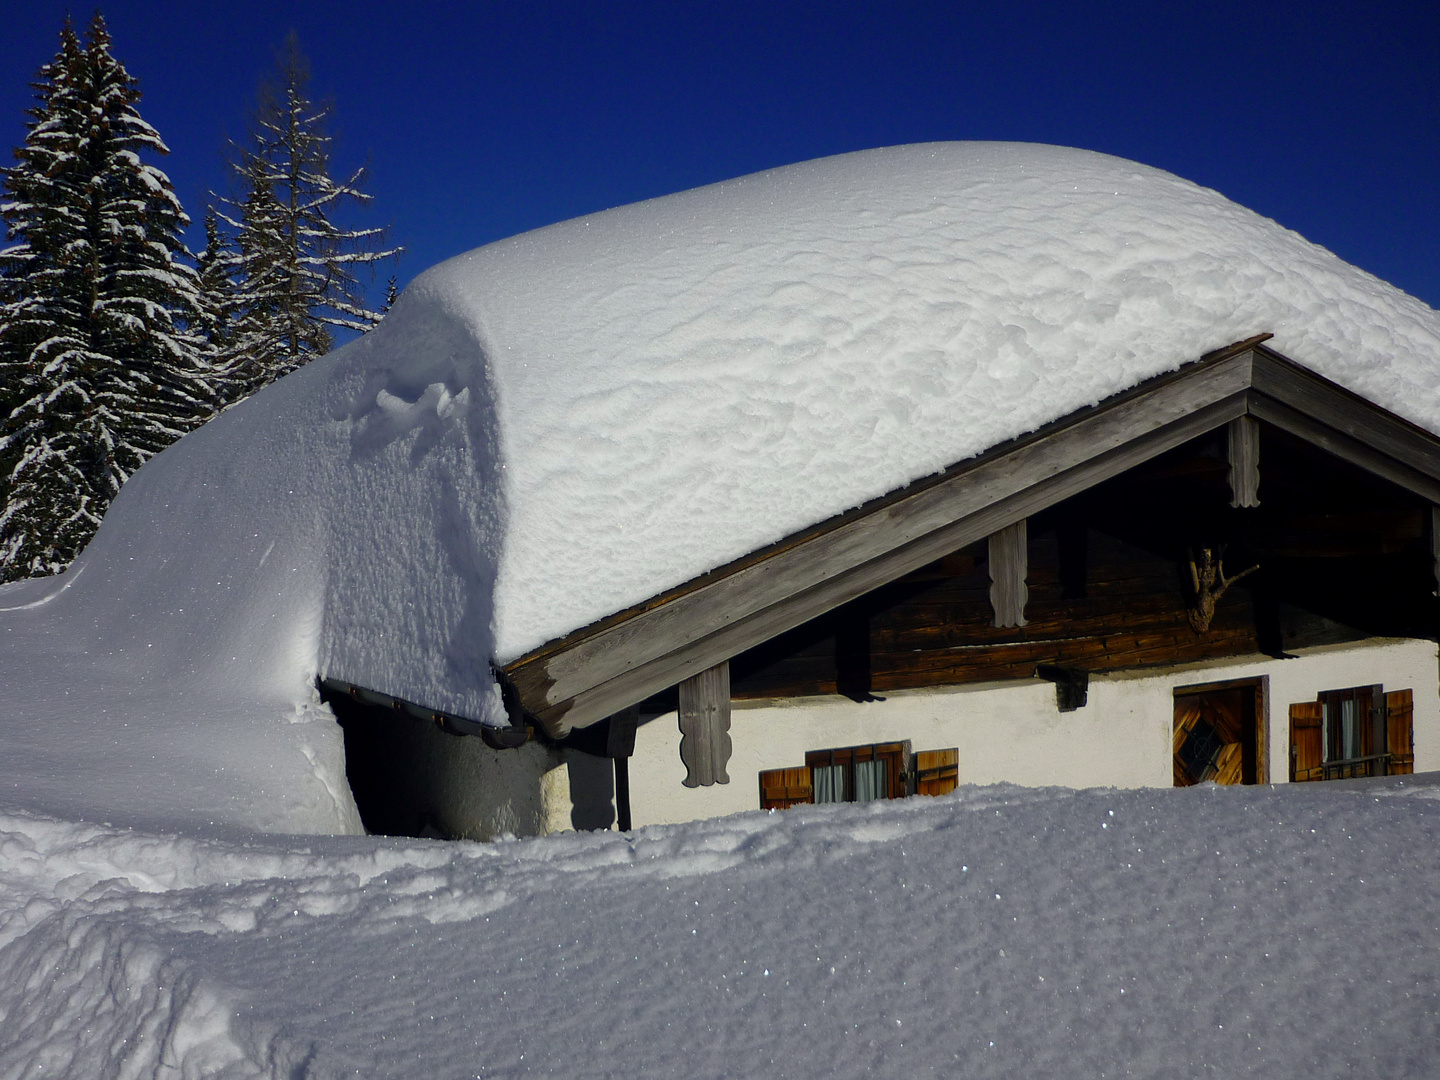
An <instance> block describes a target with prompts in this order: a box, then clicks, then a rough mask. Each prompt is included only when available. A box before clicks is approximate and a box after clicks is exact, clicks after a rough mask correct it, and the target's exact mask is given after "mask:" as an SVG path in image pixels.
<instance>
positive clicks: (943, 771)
mask: <svg viewBox="0 0 1440 1080" xmlns="http://www.w3.org/2000/svg"><path fill="white" fill-rule="evenodd" d="M959 786H960V750H959V748H958V747H954V748H951V749H949V750H920V751H918V752H917V753H916V754H915V794H917V795H948V794H950V792H952V791H954V790H955V789H956V788H957V787H959Z"/></svg>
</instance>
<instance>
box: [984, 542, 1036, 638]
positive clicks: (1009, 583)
mask: <svg viewBox="0 0 1440 1080" xmlns="http://www.w3.org/2000/svg"><path fill="white" fill-rule="evenodd" d="M1029 548H1030V530H1029V528H1028V527H1027V526H1026V519H1025V518H1021V519H1020V520H1019V521H1017V522H1015V523H1014V524H1012V525H1006V526H1005V528H1003V529H1001V530H1000V531H999V532H993V533H991V534H990V606H991V607H992V608H993V609H994V610H995V620H994V623H993V624H992V625H994V626H1024V625H1025V601H1026V600H1028V599H1029V598H1030V590H1029V589H1027V588H1026V587H1025V575H1026V574H1027V573H1028V572H1029V570H1028V566H1029V556H1030V551H1029Z"/></svg>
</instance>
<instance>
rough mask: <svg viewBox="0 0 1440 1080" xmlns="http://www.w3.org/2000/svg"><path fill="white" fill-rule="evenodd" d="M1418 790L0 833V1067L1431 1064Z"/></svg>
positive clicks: (68, 826) (1426, 1067) (958, 1071)
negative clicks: (505, 833)
mask: <svg viewBox="0 0 1440 1080" xmlns="http://www.w3.org/2000/svg"><path fill="white" fill-rule="evenodd" d="M1412 779H1413V780H1414V781H1420V782H1423V780H1424V778H1421V777H1416V778H1406V780H1407V781H1411V780H1412ZM1437 794H1440V789H1437V788H1434V787H1429V788H1427V787H1423V786H1421V787H1417V786H1415V785H1414V784H1413V783H1411V784H1408V785H1407V786H1405V787H1388V788H1362V789H1350V790H1337V786H1336V785H1318V784H1317V785H1293V786H1291V785H1287V786H1282V787H1281V788H1279V789H1263V788H1262V789H1239V788H1230V789H1222V788H1216V787H1214V786H1213V785H1209V786H1204V787H1200V788H1191V789H1178V790H1159V791H1126V792H1116V791H1087V792H1066V791H1056V790H1039V791H1033V790H1020V789H1015V788H1003V787H1002V788H988V789H986V788H980V789H974V788H972V789H962V790H961V791H960V792H958V793H957V794H956V795H953V796H948V797H945V798H942V799H924V798H917V799H910V800H905V801H898V802H892V803H876V804H867V805H863V806H853V805H852V806H837V807H813V808H804V809H796V810H790V811H785V812H783V813H775V814H765V813H759V812H756V813H748V814H739V815H736V816H733V817H729V818H724V819H720V820H716V821H710V822H700V823H694V824H690V825H683V826H668V827H656V828H650V829H642V830H639V831H638V832H636V833H635V834H634V835H633V836H629V837H627V836H621V835H618V834H614V833H600V834H578V835H577V834H569V835H565V836H555V837H547V838H543V839H540V840H534V841H526V842H521V843H498V844H490V845H483V846H482V845H477V844H470V843H449V844H447V843H441V842H424V841H404V842H401V841H387V840H379V839H365V838H358V837H335V838H317V839H313V840H304V841H302V840H299V839H296V838H279V837H273V838H267V839H263V840H262V839H253V840H251V841H249V842H243V843H242V842H236V841H231V842H226V841H220V840H210V841H201V840H196V839H193V838H177V837H173V836H159V835H153V834H142V833H134V832H125V831H121V830H116V829H106V828H101V827H96V826H88V825H76V824H72V823H66V822H61V821H56V820H53V819H49V818H42V817H39V816H36V815H32V814H27V813H22V812H18V811H11V812H8V813H4V814H3V815H0V1077H3V1078H11V1077H15V1078H18V1077H28V1076H38V1075H57V1076H62V1075H63V1076H73V1077H81V1076H86V1077H91V1076H93V1077H100V1076H134V1077H140V1076H156V1077H170V1078H180V1077H202V1076H204V1077H229V1078H240V1077H268V1078H276V1080H281V1078H284V1080H290V1078H294V1077H306V1078H309V1080H322V1078H329V1077H335V1078H338V1077H349V1076H364V1077H375V1078H382V1077H394V1078H409V1077H416V1076H425V1077H434V1078H436V1080H445V1078H456V1080H459V1078H462V1077H463V1078H471V1077H492V1076H497V1077H498V1076H505V1077H518V1076H556V1077H559V1076H597V1077H657V1078H666V1080H669V1078H672V1077H676V1076H686V1077H694V1078H696V1080H703V1078H705V1077H717V1078H718V1077H735V1076H743V1077H759V1076H774V1077H791V1078H805V1077H815V1078H822V1077H823V1078H827V1080H828V1078H832V1077H874V1076H932V1075H933V1076H966V1077H986V1076H996V1077H1016V1076H1024V1077H1033V1078H1037V1080H1038V1078H1043V1077H1057V1078H1064V1080H1070V1078H1072V1077H1076V1076H1094V1077H1102V1076H1141V1077H1145V1076H1149V1077H1177V1076H1182V1077H1185V1076H1202V1075H1206V1076H1208V1075H1226V1076H1264V1077H1269V1078H1285V1077H1297V1078H1298V1077H1316V1076H1340V1075H1363V1076H1376V1077H1379V1076H1393V1077H1400V1076H1420V1075H1433V1073H1434V1071H1435V1066H1434V1060H1433V1058H1434V1047H1435V1045H1436V1040H1437V1038H1440V955H1437V950H1440V936H1437V918H1440V907H1437V904H1440V901H1437V899H1436V897H1437V896H1440V869H1437V868H1436V863H1435V860H1434V859H1433V858H1431V857H1430V853H1431V852H1432V851H1433V850H1434V848H1435V844H1436V842H1437V839H1440V835H1437V832H1440V803H1437V802H1436V801H1435V800H1434V796H1436V795H1437ZM1396 795H1400V796H1401V797H1394V796H1396ZM1382 796H1383V797H1382Z"/></svg>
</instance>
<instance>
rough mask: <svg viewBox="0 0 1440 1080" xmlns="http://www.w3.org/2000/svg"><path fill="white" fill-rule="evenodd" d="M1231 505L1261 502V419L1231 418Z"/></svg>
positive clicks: (1255, 504) (1248, 417)
mask: <svg viewBox="0 0 1440 1080" xmlns="http://www.w3.org/2000/svg"><path fill="white" fill-rule="evenodd" d="M1229 434H1230V505H1231V506H1259V505H1260V421H1258V420H1256V419H1255V418H1254V417H1253V416H1242V417H1240V418H1238V419H1236V420H1231V421H1230V433H1229Z"/></svg>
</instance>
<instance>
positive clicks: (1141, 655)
mask: <svg viewBox="0 0 1440 1080" xmlns="http://www.w3.org/2000/svg"><path fill="white" fill-rule="evenodd" d="M1061 535H1063V532H1062V534H1061ZM1070 536H1071V537H1073V536H1074V531H1073V530H1071V531H1070ZM1083 539H1084V541H1085V551H1084V564H1083V565H1084V573H1085V583H1084V584H1085V587H1084V590H1083V593H1084V595H1083V596H1079V597H1075V596H1073V593H1075V592H1077V591H1078V590H1076V589H1074V588H1073V587H1072V588H1071V589H1070V590H1069V591H1070V592H1071V593H1072V597H1071V598H1069V599H1067V598H1066V596H1065V595H1064V593H1065V592H1066V590H1064V589H1062V583H1061V573H1060V570H1061V553H1060V548H1059V542H1058V540H1057V530H1056V529H1054V528H1050V529H1047V530H1042V531H1034V530H1033V528H1032V532H1031V535H1030V538H1029V568H1028V577H1027V583H1026V584H1027V589H1028V593H1029V596H1028V602H1027V604H1026V608H1025V613H1026V618H1027V620H1028V621H1027V625H1025V626H1023V627H995V626H993V625H992V623H993V621H994V612H993V609H992V607H991V602H990V585H991V582H990V573H989V568H988V566H987V554H988V545H987V544H985V543H983V542H982V543H980V544H976V545H973V546H972V547H971V548H969V549H966V550H965V551H963V552H959V553H957V554H956V555H954V556H951V557H950V558H949V559H947V560H944V561H943V562H940V563H935V564H932V565H931V566H928V567H925V568H923V569H922V570H920V571H918V572H917V573H915V574H912V575H910V576H909V577H907V578H904V579H901V580H900V581H899V582H896V583H895V584H894V585H892V586H890V587H889V589H888V592H887V593H884V594H880V595H877V596H876V597H874V598H873V600H872V603H873V608H872V610H871V612H870V613H869V615H868V618H869V642H870V655H869V666H870V672H869V676H870V678H869V684H870V685H869V689H870V690H871V691H872V692H873V693H876V694H883V693H884V692H885V691H886V690H894V689H901V688H908V687H919V686H934V685H944V684H950V683H965V682H980V681H989V680H1002V679H1027V678H1031V677H1032V676H1033V675H1034V674H1035V667H1036V665H1037V664H1057V665H1064V666H1068V667H1076V668H1081V669H1084V670H1086V671H1091V672H1101V671H1113V670H1119V669H1122V668H1134V667H1143V666H1147V665H1157V664H1171V663H1179V662H1185V661H1190V660H1202V659H1210V658H1213V657H1221V656H1231V655H1236V654H1241V653H1247V652H1254V651H1255V650H1256V637H1255V625H1254V615H1253V612H1252V610H1251V601H1250V594H1249V593H1248V592H1246V591H1245V590H1244V589H1240V588H1237V589H1234V590H1232V591H1231V592H1229V593H1227V594H1226V595H1225V597H1224V598H1223V599H1222V600H1221V602H1220V605H1219V608H1218V609H1217V611H1216V615H1215V619H1214V621H1213V623H1212V624H1211V627H1210V630H1209V632H1208V633H1207V634H1205V635H1204V636H1197V635H1196V634H1195V632H1194V631H1193V630H1192V629H1191V628H1190V625H1189V623H1188V621H1187V620H1186V616H1185V611H1186V598H1185V594H1184V592H1183V591H1182V581H1181V577H1180V573H1179V569H1178V567H1177V565H1176V564H1175V563H1174V562H1172V561H1170V560H1167V559H1163V558H1159V557H1157V556H1154V555H1151V554H1149V553H1147V552H1144V551H1142V550H1140V549H1139V548H1136V547H1132V546H1131V545H1128V544H1125V543H1123V542H1121V541H1119V540H1116V539H1114V538H1113V537H1110V536H1107V535H1106V534H1104V533H1102V532H1099V531H1097V530H1093V529H1092V530H1089V531H1088V534H1085V535H1084V537H1083ZM1071 542H1072V543H1073V540H1072V541H1071ZM849 617H851V618H854V617H855V615H854V613H853V611H852V612H851V613H850V616H849ZM836 630H837V627H836V626H835V625H832V624H827V623H826V622H825V620H816V622H815V623H812V624H807V626H804V627H800V628H799V629H798V630H797V631H793V632H792V633H791V634H788V635H783V636H782V638H780V639H776V640H775V641H774V642H770V643H767V645H766V646H762V647H761V648H760V649H757V650H752V651H751V653H748V654H742V655H741V656H740V657H737V658H736V660H735V661H734V663H733V667H734V671H735V676H734V688H733V693H734V694H735V696H736V697H737V698H764V697H773V696H790V695H797V696H798V695H806V694H825V693H834V692H836V675H837V665H836V637H835V633H836ZM842 654H843V650H842ZM843 681H844V680H843V679H842V682H843ZM852 696H853V695H852Z"/></svg>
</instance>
